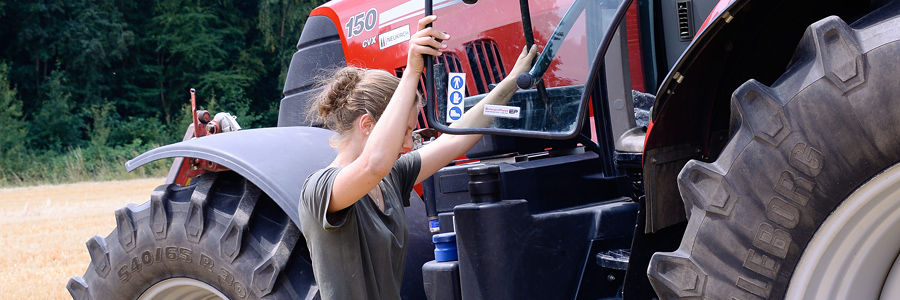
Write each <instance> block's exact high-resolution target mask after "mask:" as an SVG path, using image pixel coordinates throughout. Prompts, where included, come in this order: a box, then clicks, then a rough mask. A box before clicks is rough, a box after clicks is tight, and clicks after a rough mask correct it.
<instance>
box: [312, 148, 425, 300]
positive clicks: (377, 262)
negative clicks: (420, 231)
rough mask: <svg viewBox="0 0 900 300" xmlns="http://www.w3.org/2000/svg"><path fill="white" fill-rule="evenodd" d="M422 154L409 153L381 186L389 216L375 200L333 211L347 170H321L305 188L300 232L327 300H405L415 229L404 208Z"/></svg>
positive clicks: (365, 198)
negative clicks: (339, 179) (339, 178)
mask: <svg viewBox="0 0 900 300" xmlns="http://www.w3.org/2000/svg"><path fill="white" fill-rule="evenodd" d="M420 168H421V159H420V157H419V153H418V152H415V151H413V152H410V153H407V154H404V155H403V156H401V157H400V159H398V160H397V162H395V163H394V167H393V168H392V169H391V172H390V174H389V175H388V176H387V177H385V178H384V179H382V180H381V182H379V183H378V187H380V188H381V190H382V194H383V195H384V212H382V211H381V210H380V209H378V206H377V205H375V203H374V202H373V201H372V199H370V198H369V196H363V198H362V199H360V200H359V201H357V202H356V203H354V204H353V205H350V206H349V207H347V208H345V209H343V210H341V211H339V212H336V213H327V212H328V203H329V202H330V201H331V188H332V186H334V178H335V176H336V175H337V174H338V172H340V170H341V168H336V167H331V168H326V169H322V170H319V171H316V172H315V173H313V174H312V175H309V177H307V179H306V182H304V183H303V193H302V195H301V196H300V208H299V210H300V230H301V231H302V232H303V236H304V237H305V238H306V246H307V247H309V253H310V258H311V259H312V265H313V274H314V275H315V278H316V282H317V283H318V285H319V292H320V294H321V296H322V299H373V300H375V299H400V284H401V283H402V281H403V267H404V265H405V263H406V248H407V246H408V245H407V241H408V240H409V229H408V228H407V227H406V213H405V211H404V210H403V207H404V203H409V194H410V192H411V191H412V189H413V186H414V185H415V182H416V177H417V176H419V169H420Z"/></svg>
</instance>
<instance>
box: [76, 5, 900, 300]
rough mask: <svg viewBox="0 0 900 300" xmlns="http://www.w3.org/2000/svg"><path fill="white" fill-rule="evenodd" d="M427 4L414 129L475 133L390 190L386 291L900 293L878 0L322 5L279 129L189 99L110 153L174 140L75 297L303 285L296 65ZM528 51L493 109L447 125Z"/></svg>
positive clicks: (364, 55)
mask: <svg viewBox="0 0 900 300" xmlns="http://www.w3.org/2000/svg"><path fill="white" fill-rule="evenodd" d="M428 14H436V15H439V16H440V20H439V21H438V23H437V24H435V26H439V27H440V28H441V30H446V31H448V32H450V33H451V34H452V35H453V37H454V38H453V39H452V40H448V41H446V43H447V44H448V48H447V51H446V52H444V55H442V56H440V57H436V58H434V59H433V61H432V63H433V64H431V63H430V64H429V66H430V67H429V68H428V70H427V72H426V73H427V74H426V75H425V76H424V77H423V80H422V81H423V82H422V84H421V87H420V88H421V91H422V92H423V93H424V94H425V95H426V101H425V102H426V104H425V106H424V107H423V108H422V111H421V114H420V123H419V127H420V130H419V131H417V132H416V136H417V140H418V143H420V144H424V143H427V142H428V140H429V139H428V137H430V136H433V135H434V134H436V133H434V131H438V132H443V133H453V134H472V133H484V134H486V135H485V136H484V138H483V139H482V140H481V142H479V144H478V145H477V146H476V147H475V148H474V149H472V150H471V151H469V152H468V153H467V154H466V156H465V157H464V158H460V159H459V160H457V161H454V162H453V163H451V164H450V165H448V166H446V167H445V168H443V169H442V170H440V171H439V172H438V173H437V174H435V175H434V176H433V177H431V178H429V179H428V180H426V181H425V182H423V184H422V186H421V188H420V189H417V192H414V193H413V194H412V195H411V200H410V203H409V207H407V208H406V215H407V218H408V222H409V232H410V246H409V252H408V256H407V260H406V270H405V272H404V282H403V286H402V295H403V297H404V299H744V300H749V299H784V298H787V299H900V267H898V268H897V269H894V266H897V265H898V264H896V263H895V261H897V260H898V254H900V235H898V234H897V230H896V228H898V227H900V167H897V166H896V165H897V163H898V161H900V138H898V133H900V118H897V117H896V116H898V115H900V105H898V104H900V84H898V80H897V78H900V74H898V73H900V44H898V42H897V41H898V39H900V17H898V14H900V3H897V2H896V1H886V0H872V1H868V0H862V1H858V0H854V1H849V0H843V1H839V0H816V1H812V0H793V1H777V0H735V1H727V0H725V1H715V0H646V1H642V0H638V1H633V0H608V1H594V0H574V1H568V0H562V1H545V0H531V1H527V0H522V1H504V0H495V1H489V0H482V1H477V2H476V1H454V0H437V1H434V2H433V3H432V1H426V2H420V1H405V0H393V1H377V2H373V1H333V2H329V3H326V4H324V5H322V6H320V7H318V8H317V9H315V10H313V11H312V13H311V15H310V17H309V19H308V21H307V22H306V24H305V27H304V29H303V33H302V35H301V36H300V39H299V42H298V43H297V52H296V53H295V54H294V56H293V59H292V61H291V66H290V69H289V71H288V74H287V78H286V82H285V86H284V98H283V99H282V100H281V106H280V111H279V120H278V127H274V128H260V129H248V130H236V129H239V126H238V125H237V123H236V122H235V120H234V118H233V117H230V116H228V115H221V117H218V116H220V115H217V117H216V118H212V119H213V120H210V117H209V114H208V113H204V112H200V111H196V109H195V112H197V114H196V116H197V117H195V121H194V124H192V126H193V127H192V128H191V129H189V130H188V132H187V135H186V139H185V141H183V142H180V143H176V144H172V145H168V146H163V147H160V148H157V149H154V150H151V151H149V152H147V153H144V154H142V155H140V156H138V157H137V158H135V159H133V160H131V161H129V162H128V164H127V167H128V168H129V169H134V168H137V167H139V166H140V165H142V164H145V163H147V162H150V161H153V160H157V159H162V158H169V157H178V158H179V159H178V160H177V161H176V163H175V165H174V166H173V168H172V170H173V171H172V173H171V174H170V176H169V178H168V181H167V184H165V185H162V186H160V187H158V188H156V189H155V190H154V191H152V192H151V194H150V199H149V201H148V202H146V203H144V204H140V205H135V204H130V205H128V206H125V207H123V208H120V209H119V210H117V211H116V212H115V218H116V222H117V227H116V229H115V230H114V231H113V232H112V233H110V234H109V235H108V236H106V237H102V236H95V237H93V238H91V239H89V240H88V242H87V249H88V253H89V254H90V256H91V263H90V265H89V266H88V268H87V270H86V271H85V273H84V275H83V276H78V277H73V278H71V279H70V280H69V283H68V285H67V288H68V290H69V291H70V293H71V294H72V296H73V298H75V299H261V298H262V299H317V298H318V288H317V285H316V282H315V279H314V277H313V273H312V267H311V263H310V259H309V251H308V250H307V249H306V243H305V240H304V237H303V235H302V234H301V233H300V230H299V229H298V226H299V225H298V224H300V220H299V215H298V210H297V205H298V199H299V196H300V189H301V183H302V181H303V179H304V178H306V176H307V175H308V174H310V173H311V172H313V171H314V170H317V169H320V168H322V167H324V166H326V165H327V164H328V163H329V162H331V160H332V159H333V158H334V156H335V151H334V149H332V148H331V147H330V146H329V143H328V139H329V138H330V137H331V136H332V134H333V133H332V132H330V131H328V130H325V129H321V128H318V127H319V126H321V124H311V123H309V122H308V121H306V118H305V115H306V112H307V111H308V110H309V107H310V103H311V101H312V99H313V97H314V96H315V95H316V94H317V93H318V92H319V91H321V87H319V85H317V83H318V82H317V78H320V77H319V76H320V75H321V74H322V73H323V72H324V71H325V70H329V69H333V68H336V67H340V66H347V65H352V66H357V67H364V68H378V69H383V70H386V71H388V72H392V73H393V74H396V75H398V76H399V75H400V74H402V72H403V71H404V69H403V67H404V66H405V63H406V57H405V55H406V53H407V49H406V45H407V42H408V39H409V37H410V35H411V34H412V33H414V31H415V28H416V21H417V20H418V19H419V18H421V17H422V16H424V15H428ZM532 44H534V45H537V46H538V47H539V49H540V50H541V52H540V56H539V57H538V58H537V59H536V60H535V64H534V67H533V68H532V69H531V71H530V72H528V73H527V74H523V75H522V76H520V77H519V78H518V80H517V83H518V84H519V87H520V90H519V91H518V92H516V94H515V95H514V96H513V97H512V99H511V100H510V101H509V103H507V104H506V105H503V106H499V107H490V108H488V107H485V108H483V109H485V112H484V113H485V115H490V116H492V119H491V121H490V122H487V123H488V124H486V125H485V126H482V127H477V128H450V127H449V124H450V123H452V122H455V121H457V119H458V118H459V117H460V116H462V113H463V112H465V111H466V110H468V109H470V108H471V107H473V106H474V104H475V103H477V102H478V101H479V100H480V99H481V98H482V97H484V95H485V94H486V93H487V92H488V91H490V90H491V88H492V87H493V85H494V84H496V83H498V82H499V81H500V80H501V79H502V78H504V77H505V76H506V75H507V73H506V70H510V69H511V68H512V65H513V63H514V62H515V58H516V57H517V55H518V54H519V53H520V52H521V50H522V48H523V47H525V46H526V45H528V46H530V45H532ZM488 110H490V111H488ZM214 123H215V124H214ZM210 124H212V125H210ZM216 124H218V125H216ZM204 128H206V130H203V129H204ZM229 131H231V132H229ZM218 132H222V133H221V134H207V133H218ZM191 137H198V138H193V139H191ZM435 244H437V248H436V247H435ZM454 248H455V249H454Z"/></svg>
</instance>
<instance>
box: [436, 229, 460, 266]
mask: <svg viewBox="0 0 900 300" xmlns="http://www.w3.org/2000/svg"><path fill="white" fill-rule="evenodd" d="M431 241H432V242H434V260H436V261H454V260H458V259H459V254H458V253H457V252H456V232H448V233H441V234H435V235H434V236H432V237H431Z"/></svg>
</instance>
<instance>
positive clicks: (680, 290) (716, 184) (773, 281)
mask: <svg viewBox="0 0 900 300" xmlns="http://www.w3.org/2000/svg"><path fill="white" fill-rule="evenodd" d="M898 14H900V5H897V3H896V1H895V3H892V4H890V5H888V6H885V7H883V8H881V9H879V10H876V11H874V12H872V13H870V14H868V15H867V16H865V17H864V18H862V19H860V20H858V21H856V22H855V23H854V24H853V25H847V23H845V22H844V21H843V20H841V19H840V18H837V17H829V18H825V19H823V20H821V21H819V22H816V23H814V24H812V25H810V26H809V27H808V29H807V30H806V33H805V34H804V36H803V38H802V40H801V41H800V44H799V46H798V48H797V50H796V52H795V54H794V57H793V59H792V61H791V64H790V67H789V68H788V70H787V71H786V73H785V74H784V75H782V76H781V77H780V78H779V79H778V80H777V81H776V82H775V83H773V84H772V86H765V85H763V84H761V83H759V82H757V81H754V80H750V81H748V82H746V83H744V84H743V85H742V86H741V87H739V88H738V89H737V90H736V91H735V92H734V94H733V97H732V110H731V111H732V112H731V115H732V119H731V131H732V138H731V140H730V141H729V143H728V145H727V146H726V147H725V149H724V150H723V152H722V154H721V155H720V156H719V157H718V159H717V160H716V161H715V162H712V163H704V162H699V161H691V162H689V163H688V164H687V165H686V166H685V167H684V169H683V170H682V171H681V173H680V174H679V176H678V184H679V189H680V192H681V195H682V197H683V199H684V202H685V208H686V211H687V214H688V226H687V230H686V231H685V234H684V238H683V240H682V243H681V245H680V247H679V248H678V250H677V251H675V252H669V253H657V254H655V255H654V256H653V258H652V260H651V263H650V267H649V270H648V272H649V276H650V280H651V283H652V284H653V287H654V289H655V290H656V292H657V294H658V295H659V296H660V298H661V299H743V300H750V299H782V298H788V299H876V298H878V297H881V299H900V295H898V291H900V261H897V262H895V260H896V259H898V256H897V255H898V253H900V230H898V229H900V165H898V161H900V101H898V100H900V42H898V40H900V17H898Z"/></svg>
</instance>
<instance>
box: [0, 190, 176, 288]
mask: <svg viewBox="0 0 900 300" xmlns="http://www.w3.org/2000/svg"><path fill="white" fill-rule="evenodd" d="M164 181H165V179H164V178H150V179H136V180H127V181H107V182H85V183H74V184H63V185H43V186H33V187H21V188H7V189H0V245H2V246H0V291H3V296H2V297H0V298H3V299H71V296H70V295H69V292H68V291H66V282H68V280H69V277H71V276H72V275H75V274H82V273H84V268H85V266H87V265H88V264H89V263H90V260H91V258H90V256H89V255H88V252H87V250H86V248H85V242H86V241H87V240H88V239H90V238H91V237H93V236H94V235H96V234H98V233H108V232H110V231H112V230H113V229H114V228H115V227H116V218H115V214H114V212H115V210H116V209H117V208H119V207H122V206H124V205H126V204H128V203H144V202H146V201H147V200H149V198H150V192H152V191H153V189H154V188H156V187H157V186H159V185H160V184H163V182H164Z"/></svg>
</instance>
